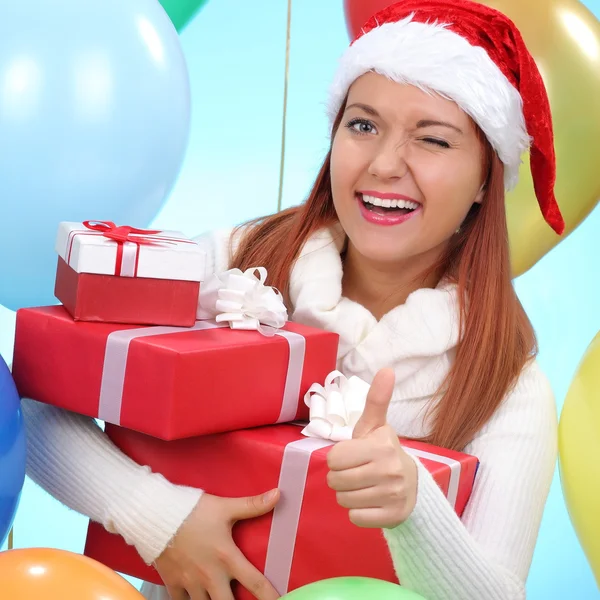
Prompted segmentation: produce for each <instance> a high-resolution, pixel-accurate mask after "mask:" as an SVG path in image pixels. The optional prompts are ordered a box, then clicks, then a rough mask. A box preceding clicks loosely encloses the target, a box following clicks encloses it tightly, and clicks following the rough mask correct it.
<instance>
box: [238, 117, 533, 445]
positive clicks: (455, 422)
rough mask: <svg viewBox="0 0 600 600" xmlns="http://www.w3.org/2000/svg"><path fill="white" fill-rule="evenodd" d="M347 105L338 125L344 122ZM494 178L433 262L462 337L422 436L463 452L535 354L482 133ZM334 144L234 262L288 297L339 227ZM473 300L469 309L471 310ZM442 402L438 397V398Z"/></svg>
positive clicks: (500, 182)
mask: <svg viewBox="0 0 600 600" xmlns="http://www.w3.org/2000/svg"><path fill="white" fill-rule="evenodd" d="M342 114H343V108H342V110H340V113H339V114H338V117H337V119H336V121H335V123H334V126H333V135H332V139H333V136H334V135H335V132H336V131H337V128H338V127H339V125H340V122H341V118H342ZM478 134H479V137H480V139H481V141H482V143H483V145H484V147H485V153H484V154H485V162H486V165H485V167H486V172H487V173H488V179H487V183H486V193H485V198H484V201H483V202H482V204H481V205H479V204H477V205H474V207H473V208H472V210H471V212H470V213H469V215H468V217H467V219H466V220H465V222H464V223H463V225H462V227H461V232H460V233H459V234H458V235H455V236H454V238H453V240H452V241H451V243H450V244H449V246H448V248H447V251H446V252H445V254H444V256H442V257H441V260H440V262H439V263H438V264H437V265H434V266H433V269H435V270H436V271H438V272H443V273H444V274H445V275H446V276H447V277H449V278H451V279H452V280H454V281H455V282H456V283H457V284H458V291H459V305H460V323H461V341H460V343H459V345H458V348H457V352H456V358H455V361H454V364H453V366H452V368H451V369H450V371H449V373H448V375H447V377H446V380H445V381H444V383H443V384H442V386H441V387H440V389H439V390H438V393H437V395H436V396H435V398H434V399H433V400H434V401H432V403H431V405H430V412H429V415H430V417H431V429H430V431H431V433H430V434H429V435H428V436H427V437H426V438H425V439H424V440H423V441H426V442H429V443H431V444H435V445H437V446H442V447H445V448H450V449H454V450H462V449H464V447H465V446H466V445H467V444H468V443H469V442H470V441H471V440H472V439H473V438H474V437H475V435H476V434H477V432H478V431H479V430H480V429H481V428H482V427H483V426H484V425H485V424H486V423H487V422H488V421H489V419H490V418H491V417H492V415H493V414H494V412H495V411H496V409H497V408H498V406H499V405H500V403H501V402H502V400H503V398H504V397H505V396H506V394H507V392H508V391H509V390H510V388H511V387H512V386H513V385H514V383H515V381H516V379H517V378H518V376H519V374H520V372H521V370H522V369H523V367H524V365H525V364H526V362H527V361H528V360H530V359H531V358H533V357H534V356H535V354H536V353H537V343H536V339H535V334H534V331H533V327H532V326H531V323H530V321H529V319H528V318H527V315H526V314H525V311H524V309H523V307H522V305H521V303H520V302H519V299H518V297H517V295H516V293H515V291H514V288H513V285H512V277H511V265H510V255H509V244H508V229H507V223H506V212H505V204H504V168H503V165H502V163H501V162H500V160H499V159H498V157H497V155H496V154H495V152H493V151H492V149H491V147H490V146H489V143H488V142H487V140H486V139H485V137H484V135H483V134H482V133H481V131H478ZM330 158H331V149H330V151H329V152H328V153H327V156H326V157H325V160H324V162H323V166H322V167H321V169H320V171H319V174H318V175H317V178H316V181H315V184H314V186H313V188H312V190H311V192H310V195H309V196H308V199H307V200H306V202H304V203H303V204H301V205H300V206H295V207H292V208H288V209H287V210H284V211H282V212H280V213H277V214H275V215H271V216H268V217H263V218H260V219H256V220H255V221H252V222H251V226H250V227H247V228H246V229H245V231H244V233H243V235H242V236H241V238H240V242H239V245H238V246H237V249H236V251H235V253H233V255H232V257H231V266H232V267H237V268H240V269H247V268H249V267H253V266H256V265H261V266H264V267H266V268H267V270H268V272H269V284H270V285H272V286H274V287H276V288H278V289H279V290H280V291H281V292H282V293H283V294H284V296H285V297H286V298H287V297H288V288H289V279H290V272H291V269H292V266H293V264H294V262H295V260H296V259H297V258H298V256H299V254H300V251H301V249H302V247H303V246H304V243H305V242H306V241H307V239H308V238H310V237H311V235H312V234H314V233H315V232H316V231H318V230H319V229H322V228H324V227H327V226H330V225H333V224H334V223H336V222H337V216H336V213H335V209H334V206H333V198H332V193H331V180H330V175H329V166H330ZM467 300H468V310H467ZM435 400H438V401H435Z"/></svg>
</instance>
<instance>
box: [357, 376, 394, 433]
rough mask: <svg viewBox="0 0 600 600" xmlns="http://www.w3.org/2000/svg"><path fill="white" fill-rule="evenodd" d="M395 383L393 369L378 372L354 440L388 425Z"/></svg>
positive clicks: (359, 420)
mask: <svg viewBox="0 0 600 600" xmlns="http://www.w3.org/2000/svg"><path fill="white" fill-rule="evenodd" d="M395 383H396V376H395V375H394V371H393V370H392V369H381V370H380V371H378V372H377V374H376V375H375V378H374V379H373V383H372V384H371V388H370V389H369V393H368V394H367V401H366V403H365V409H364V411H363V413H362V415H361V416H360V418H359V419H358V422H357V423H356V425H355V427H354V431H353V432H352V437H353V438H362V437H366V436H367V435H369V434H370V433H371V432H372V431H375V429H379V428H380V427H383V426H384V425H385V424H386V423H387V412H388V407H389V405H390V400H391V399H392V393H393V392H394V384H395Z"/></svg>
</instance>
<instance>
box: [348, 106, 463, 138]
mask: <svg viewBox="0 0 600 600" xmlns="http://www.w3.org/2000/svg"><path fill="white" fill-rule="evenodd" d="M351 108H360V109H361V110H363V111H364V112H366V113H367V114H369V115H371V116H373V117H379V116H380V114H379V113H378V112H377V111H376V110H375V109H374V108H373V107H372V106H369V105H368V104H363V103H362V102H354V103H353V104H349V105H348V106H346V110H350V109H351ZM435 126H438V127H448V129H453V130H454V131H456V132H458V133H460V134H461V135H462V134H463V130H462V129H460V128H459V127H457V126H456V125H452V123H448V122H446V121H436V120H435V119H421V120H420V121H419V122H418V123H417V129H425V128H426V127H435Z"/></svg>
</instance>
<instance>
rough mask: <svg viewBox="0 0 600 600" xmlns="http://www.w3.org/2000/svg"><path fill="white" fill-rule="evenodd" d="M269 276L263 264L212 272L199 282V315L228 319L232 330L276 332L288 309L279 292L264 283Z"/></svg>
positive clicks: (222, 320)
mask: <svg viewBox="0 0 600 600" xmlns="http://www.w3.org/2000/svg"><path fill="white" fill-rule="evenodd" d="M255 273H258V277H257V276H256V275H255ZM266 279H267V270H266V269H265V268H264V267H253V268H250V269H247V270H246V271H244V272H242V271H241V270H240V269H230V270H229V271H225V272H224V273H216V274H213V275H212V276H211V277H210V279H208V281H206V282H203V283H201V284H200V299H199V302H198V311H197V314H196V317H197V318H198V319H199V320H202V319H216V321H217V323H222V322H224V321H228V322H229V326H230V327H231V329H254V330H256V331H259V332H260V333H262V334H263V335H274V333H275V331H274V329H273V328H275V329H279V328H281V327H283V326H284V325H285V323H286V321H287V310H286V308H285V304H284V303H283V299H282V296H281V294H280V293H279V291H278V290H276V289H275V288H273V287H269V286H267V285H265V284H264V283H265V280H266ZM263 325H264V326H266V327H263Z"/></svg>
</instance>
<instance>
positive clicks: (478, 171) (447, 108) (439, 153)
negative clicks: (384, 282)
mask: <svg viewBox="0 0 600 600" xmlns="http://www.w3.org/2000/svg"><path fill="white" fill-rule="evenodd" d="M483 157H484V148H483V146H482V143H481V142H480V140H479V138H478V136H477V131H476V128H475V125H474V123H473V122H472V120H471V119H470V117H469V116H468V115H467V114H466V113H464V112H463V111H462V110H461V109H460V108H459V107H458V106H457V105H456V104H455V103H454V102H452V101H449V100H446V99H443V98H441V97H440V96H437V95H433V94H427V93H425V92H423V91H422V90H420V89H418V88H416V87H414V86H411V85H403V84H399V83H396V82H394V81H391V80H389V79H387V78H386V77H384V76H382V75H378V74H376V73H368V74H365V75H363V76H362V77H360V78H359V79H357V80H356V81H355V82H354V84H353V85H352V87H351V89H350V91H349V96H348V101H347V103H346V108H345V111H344V114H343V117H342V121H341V124H340V127H339V129H338V131H337V132H336V134H335V138H334V140H333V146H332V151H331V186H332V192H333V202H334V205H335V209H336V212H337V215H338V218H339V220H340V223H341V225H342V227H343V228H344V231H345V232H346V235H347V236H348V239H349V244H350V246H351V247H352V251H354V252H358V254H360V255H361V256H363V257H364V258H366V259H368V260H371V261H375V262H378V263H388V262H393V263H401V262H402V261H406V260H410V261H413V262H418V263H420V264H423V265H424V266H427V265H426V263H428V262H430V263H433V262H434V261H436V260H437V259H438V258H439V257H440V255H441V252H442V251H443V250H444V248H445V247H446V246H447V244H448V241H449V240H450V239H451V238H452V236H453V235H455V232H456V230H457V229H458V228H459V226H460V225H461V223H462V222H463V220H464V219H465V217H466V215H467V213H468V212H469V209H470V208H471V206H472V205H473V203H475V202H481V201H482V198H483V191H482V183H483V181H484V177H485V174H484V172H483ZM417 259H418V260H417Z"/></svg>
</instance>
